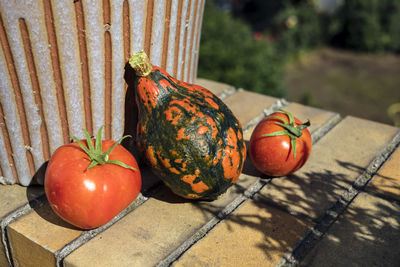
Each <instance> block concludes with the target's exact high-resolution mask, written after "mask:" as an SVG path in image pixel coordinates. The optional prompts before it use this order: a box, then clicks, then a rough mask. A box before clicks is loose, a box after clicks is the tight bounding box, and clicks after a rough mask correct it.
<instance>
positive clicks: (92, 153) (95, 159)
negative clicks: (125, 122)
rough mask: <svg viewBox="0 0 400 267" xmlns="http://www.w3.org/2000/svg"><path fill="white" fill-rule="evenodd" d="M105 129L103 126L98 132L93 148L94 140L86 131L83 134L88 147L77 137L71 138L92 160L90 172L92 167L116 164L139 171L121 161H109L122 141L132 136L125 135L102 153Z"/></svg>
mask: <svg viewBox="0 0 400 267" xmlns="http://www.w3.org/2000/svg"><path fill="white" fill-rule="evenodd" d="M103 129H104V125H103V126H101V127H100V129H99V131H98V132H97V136H96V142H95V146H93V142H92V138H91V137H90V135H89V133H88V131H86V130H85V129H84V130H83V133H84V134H85V138H86V141H87V144H88V146H87V147H86V146H85V145H84V144H82V142H81V141H80V140H79V139H78V138H77V137H75V136H71V138H72V139H73V140H75V141H76V142H77V143H78V145H79V147H80V148H82V150H83V151H85V153H86V154H87V155H88V156H89V158H90V165H89V166H88V167H87V170H89V169H90V168H92V167H94V166H96V165H103V164H107V163H109V164H116V165H118V166H121V167H123V168H127V169H131V170H134V171H137V169H135V168H133V167H131V166H129V165H127V164H125V163H123V162H121V161H118V160H110V159H109V155H110V153H111V151H113V149H114V148H115V147H116V146H117V145H118V144H119V143H121V141H122V140H124V139H125V138H127V137H131V136H130V135H125V136H123V137H121V138H120V139H118V140H117V141H116V142H115V143H114V145H113V146H112V147H110V148H109V149H108V150H107V151H106V152H102V140H101V138H102V135H103Z"/></svg>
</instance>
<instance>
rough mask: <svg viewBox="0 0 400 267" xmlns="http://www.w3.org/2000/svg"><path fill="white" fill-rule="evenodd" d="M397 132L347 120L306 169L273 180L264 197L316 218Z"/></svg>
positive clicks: (323, 141) (318, 146)
mask: <svg viewBox="0 0 400 267" xmlns="http://www.w3.org/2000/svg"><path fill="white" fill-rule="evenodd" d="M396 132H397V129H396V128H395V127H392V126H389V125H384V124H380V123H376V122H372V121H367V120H363V119H359V118H355V117H346V118H345V119H344V120H343V121H341V122H340V123H339V124H338V125H337V126H335V127H334V128H333V129H332V130H331V131H330V132H328V133H327V134H326V135H325V136H324V137H323V138H322V139H320V140H319V142H318V143H317V144H316V145H315V146H313V151H312V152H311V156H310V158H309V160H308V162H307V163H306V164H305V165H304V166H303V168H301V169H300V170H298V171H297V172H296V173H294V174H292V175H289V176H287V177H279V178H274V179H273V180H272V181H271V182H270V183H268V184H267V185H266V186H265V187H264V188H263V189H262V194H263V195H264V196H265V197H267V198H269V199H270V201H271V202H273V203H276V204H277V205H279V206H281V207H284V208H286V209H288V210H290V211H292V212H297V213H301V214H304V215H306V216H309V217H310V218H311V219H317V218H319V217H320V216H321V215H323V212H324V211H325V210H326V209H327V208H329V207H331V206H332V205H333V203H334V202H336V200H337V199H338V198H339V197H340V196H341V195H342V194H343V192H344V191H345V190H347V188H348V187H349V186H350V185H351V184H352V183H353V182H354V180H355V179H356V178H357V177H358V176H359V175H360V174H361V173H362V172H363V171H364V169H365V168H366V167H367V166H368V164H369V163H370V162H371V161H372V160H373V159H374V158H375V157H376V156H378V155H379V153H380V151H381V150H382V149H383V148H384V147H385V146H386V144H387V143H388V142H389V141H390V140H391V138H392V137H393V136H394V135H395V133H396ZM366 133H368V134H366Z"/></svg>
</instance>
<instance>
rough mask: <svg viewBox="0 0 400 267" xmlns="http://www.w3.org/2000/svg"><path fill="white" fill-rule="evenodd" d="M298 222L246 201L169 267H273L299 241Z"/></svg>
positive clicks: (303, 225) (301, 224)
mask: <svg viewBox="0 0 400 267" xmlns="http://www.w3.org/2000/svg"><path fill="white" fill-rule="evenodd" d="M310 227H311V223H310V222H308V221H302V220H300V219H298V218H296V217H294V216H292V215H290V214H288V213H285V212H282V211H280V210H278V209H276V208H273V207H271V206H269V205H268V204H266V203H264V202H262V201H260V199H259V200H258V201H254V200H250V201H247V202H246V203H245V204H243V205H242V206H240V207H239V208H238V209H237V210H236V211H235V212H234V213H233V214H231V215H230V216H228V217H227V218H226V219H225V220H224V221H223V222H221V223H220V224H218V225H217V226H216V227H215V228H214V229H212V230H211V231H210V232H209V233H208V234H207V236H206V237H205V238H203V239H202V240H200V241H199V242H197V243H196V244H195V245H194V246H193V247H191V248H190V249H189V250H188V251H186V252H185V253H184V254H183V255H182V256H181V258H179V260H178V261H176V262H175V263H174V265H173V266H175V267H178V266H179V267H180V266H274V265H275V264H276V263H277V262H278V261H279V260H280V259H281V257H282V256H283V255H284V254H285V253H286V252H287V251H288V250H289V249H290V248H291V247H292V246H294V245H295V244H296V242H298V240H300V239H301V238H302V237H303V236H304V234H305V232H306V230H307V229H309V228H310Z"/></svg>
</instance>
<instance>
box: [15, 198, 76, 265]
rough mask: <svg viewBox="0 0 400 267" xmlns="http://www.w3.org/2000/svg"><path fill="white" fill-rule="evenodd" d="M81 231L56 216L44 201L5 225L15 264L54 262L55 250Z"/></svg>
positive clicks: (53, 263)
mask: <svg viewBox="0 0 400 267" xmlns="http://www.w3.org/2000/svg"><path fill="white" fill-rule="evenodd" d="M81 233H82V231H80V230H78V229H76V228H75V227H73V226H71V225H70V224H68V223H66V222H64V221H63V220H62V219H60V218H59V217H58V216H57V215H56V214H55V213H54V212H53V211H52V209H51V208H50V205H49V204H48V202H43V203H42V205H40V206H39V207H37V208H35V209H34V210H33V211H32V212H31V213H29V214H27V215H25V216H23V217H21V218H19V219H18V220H17V221H15V222H13V223H11V224H10V225H8V227H7V234H8V239H9V243H10V247H11V252H12V255H13V259H14V264H15V265H16V266H32V267H34V266H43V267H45V266H55V263H56V259H55V253H56V252H57V251H58V250H59V249H61V248H63V247H64V246H65V245H66V244H68V243H69V242H71V241H72V240H74V239H75V238H77V237H78V236H79V235H80V234H81Z"/></svg>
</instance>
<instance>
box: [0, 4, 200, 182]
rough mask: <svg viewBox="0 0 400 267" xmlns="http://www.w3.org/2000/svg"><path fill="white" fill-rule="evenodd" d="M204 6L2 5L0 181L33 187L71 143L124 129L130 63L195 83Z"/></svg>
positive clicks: (116, 135)
mask: <svg viewBox="0 0 400 267" xmlns="http://www.w3.org/2000/svg"><path fill="white" fill-rule="evenodd" d="M204 2H205V0H125V1H124V0H0V43H1V49H0V167H1V169H0V183H2V184H13V183H19V184H21V185H25V186H26V185H29V184H30V183H31V180H32V177H34V175H35V173H37V172H38V170H39V169H40V168H41V167H42V166H43V164H44V163H45V162H46V161H47V160H48V159H49V158H50V156H51V154H52V152H53V151H54V150H55V149H56V148H58V147H59V146H61V145H63V144H65V143H68V142H69V140H70V138H69V136H71V135H74V136H77V137H80V138H83V131H82V129H84V128H85V129H88V131H89V132H90V133H92V134H93V132H96V131H97V130H98V129H99V128H100V126H101V125H105V133H104V135H105V138H107V139H109V138H112V139H117V138H119V137H121V136H122V134H123V131H124V101H125V93H126V83H125V81H124V67H125V64H126V62H127V60H128V58H129V56H130V55H132V54H133V53H135V52H138V51H140V50H145V51H146V53H147V54H148V55H149V56H150V59H151V61H152V63H153V64H154V65H158V66H161V67H163V68H165V69H166V70H167V71H168V72H169V73H170V74H173V75H174V76H176V77H177V78H178V79H181V80H184V81H187V82H192V81H193V80H194V78H195V77H196V71H197V60H198V47H199V39H200V32H201V22H202V14H203V7H204Z"/></svg>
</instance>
